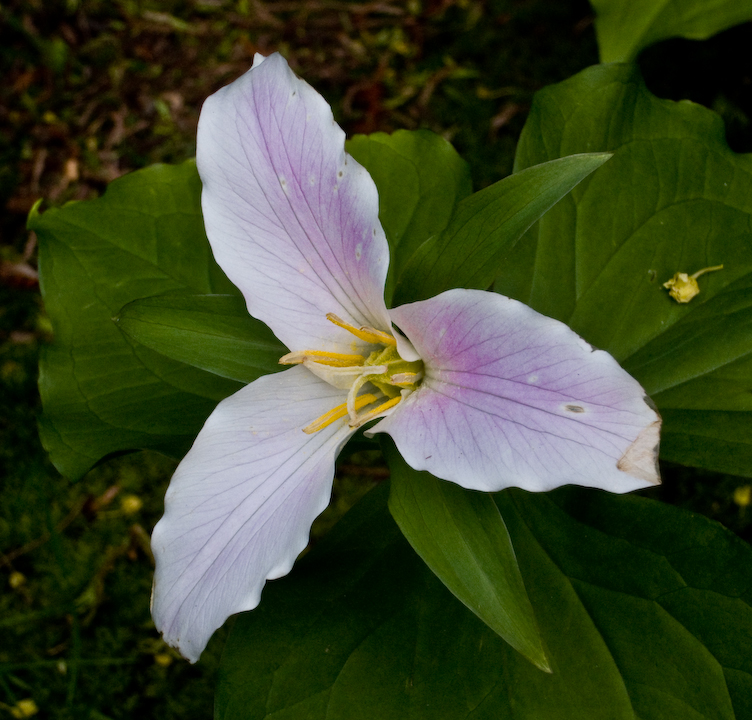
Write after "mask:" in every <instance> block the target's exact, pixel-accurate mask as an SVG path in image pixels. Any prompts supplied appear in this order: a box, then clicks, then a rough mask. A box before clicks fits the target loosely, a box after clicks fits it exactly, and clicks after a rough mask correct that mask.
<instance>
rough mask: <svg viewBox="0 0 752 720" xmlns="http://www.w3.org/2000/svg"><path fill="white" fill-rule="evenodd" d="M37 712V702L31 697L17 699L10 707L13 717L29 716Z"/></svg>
mask: <svg viewBox="0 0 752 720" xmlns="http://www.w3.org/2000/svg"><path fill="white" fill-rule="evenodd" d="M38 712H39V708H38V707H37V704H36V703H35V702H34V701H33V700H32V699H31V698H26V699H25V700H19V701H18V702H17V703H16V704H15V705H14V706H13V707H12V708H11V709H10V714H11V715H12V716H13V717H14V718H19V720H20V719H21V718H30V717H31V716H32V715H36V714H37V713H38Z"/></svg>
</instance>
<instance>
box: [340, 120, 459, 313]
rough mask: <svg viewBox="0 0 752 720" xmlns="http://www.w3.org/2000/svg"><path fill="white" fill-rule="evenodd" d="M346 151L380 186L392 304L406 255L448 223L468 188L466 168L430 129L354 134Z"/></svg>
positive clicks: (381, 217) (380, 212) (453, 151)
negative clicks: (387, 245)
mask: <svg viewBox="0 0 752 720" xmlns="http://www.w3.org/2000/svg"><path fill="white" fill-rule="evenodd" d="M347 151H348V152H349V153H350V154H351V155H352V156H353V157H354V158H355V159H356V160H357V161H358V162H359V163H360V164H361V165H363V167H365V168H366V170H368V172H369V173H370V174H371V177H372V178H373V180H374V182H375V183H376V187H377V188H378V190H379V219H380V220H381V224H382V225H383V227H384V232H385V233H386V236H387V239H388V240H389V249H390V251H391V262H390V266H389V276H388V278H387V290H386V300H387V304H390V303H389V300H390V298H391V296H392V292H393V289H394V281H395V279H396V278H397V277H398V276H399V274H400V273H401V272H402V269H403V266H404V264H405V262H406V261H407V259H408V258H409V257H410V256H411V255H412V254H413V253H414V252H415V250H416V249H417V248H418V246H419V245H420V244H421V243H423V242H424V241H425V240H427V239H428V238H429V237H431V236H432V235H435V234H436V233H439V232H441V231H442V230H443V229H444V228H445V227H446V225H447V223H448V222H449V219H450V218H451V216H452V213H453V212H454V208H455V206H456V205H457V203H458V202H459V201H460V200H462V199H463V198H464V197H466V196H467V195H469V194H470V193H471V192H472V190H473V189H472V182H471V179H470V170H469V168H468V165H467V163H466V162H465V161H464V160H463V159H462V158H461V157H460V156H459V155H458V154H457V151H456V150H455V149H454V148H453V147H452V146H451V145H450V144H449V143H448V142H447V141H446V140H444V138H442V137H441V136H439V135H436V134H434V133H432V132H429V131H428V130H415V131H408V130H398V131H397V132H395V133H393V134H392V135H386V134H385V133H373V134H372V135H356V136H355V137H354V138H352V140H348V142H347Z"/></svg>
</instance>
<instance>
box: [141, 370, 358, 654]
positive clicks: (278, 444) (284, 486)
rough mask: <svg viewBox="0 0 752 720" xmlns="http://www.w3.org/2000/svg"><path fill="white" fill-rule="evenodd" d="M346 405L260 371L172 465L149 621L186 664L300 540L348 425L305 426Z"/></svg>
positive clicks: (320, 386) (293, 553)
mask: <svg viewBox="0 0 752 720" xmlns="http://www.w3.org/2000/svg"><path fill="white" fill-rule="evenodd" d="M342 402H344V396H343V393H342V391H341V390H337V389H336V388H333V387H331V386H330V385H328V384H327V383H325V382H324V381H322V380H320V379H319V378H317V377H315V376H314V375H312V374H311V373H310V372H308V370H306V369H305V368H303V367H295V368H292V369H290V370H286V371H285V372H282V373H277V374H275V375H267V376H265V377H262V378H260V379H258V380H256V381H255V382H253V383H251V384H250V385H248V386H246V387H245V388H243V389H242V390H239V391H238V392H237V393H235V395H233V396H232V397H229V398H227V399H226V400H223V401H222V402H221V403H220V404H219V405H218V406H217V408H216V410H215V411H214V412H213V413H212V415H211V416H210V417H209V419H208V420H207V421H206V424H205V425H204V428H203V429H202V430H201V432H200V433H199V435H198V437H197V438H196V442H195V443H194V445H193V447H192V448H191V450H190V452H189V453H188V454H187V455H186V456H185V458H184V459H183V461H182V462H181V463H180V465H179V466H178V469H177V470H176V472H175V475H174V477H173V478H172V481H171V482H170V487H169V489H168V491H167V496H166V498H165V514H164V517H163V518H162V519H161V520H160V521H159V523H158V524H157V526H156V527H155V528H154V534H153V536H152V547H153V550H154V556H155V558H156V564H157V566H156V573H155V580H154V592H153V596H152V614H153V616H154V622H155V623H156V626H157V628H158V629H159V630H161V632H162V633H163V635H164V638H165V641H166V642H167V643H168V644H170V645H172V646H174V647H176V648H177V649H178V650H179V651H180V652H181V653H182V654H183V655H184V656H185V657H187V658H188V659H189V660H191V661H192V662H195V661H196V660H197V659H198V657H199V655H200V654H201V652H202V650H203V649H204V647H205V646H206V643H207V642H208V640H209V638H210V637H211V634H212V633H213V632H214V631H215V630H216V629H217V628H218V627H220V626H221V625H222V623H223V622H224V621H225V620H226V619H227V617H229V616H230V615H232V614H233V613H237V612H241V611H243V610H250V609H252V608H254V607H256V605H258V603H259V600H260V597H261V590H262V588H263V586H264V583H265V581H266V580H267V579H273V578H278V577H281V576H282V575H285V574H286V573H288V572H289V571H290V568H291V567H292V565H293V563H294V562H295V558H296V557H297V556H298V554H299V553H300V552H301V551H302V550H303V549H304V548H305V546H306V545H307V543H308V535H309V531H310V528H311V523H312V522H313V520H314V519H315V518H316V516H317V515H319V514H320V513H321V512H322V510H324V508H325V507H326V506H327V504H328V503H329V498H330V494H331V487H332V478H333V476H334V461H335V458H336V456H337V454H338V453H339V451H340V449H341V447H342V445H343V444H344V443H345V442H346V440H347V438H348V437H349V436H350V435H351V434H352V433H353V430H352V429H351V428H350V427H349V426H348V425H347V419H343V420H340V421H338V422H336V423H334V424H332V425H330V426H329V427H327V428H325V429H323V430H321V431H319V432H317V433H314V434H312V435H307V434H305V433H304V432H303V431H302V428H303V427H304V426H306V425H307V424H308V423H310V422H311V421H313V420H315V419H316V418H317V417H319V416H321V415H322V414H324V413H325V412H327V411H328V410H331V409H332V408H333V407H335V406H336V405H338V404H340V403H342Z"/></svg>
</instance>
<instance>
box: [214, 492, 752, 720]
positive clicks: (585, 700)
mask: <svg viewBox="0 0 752 720" xmlns="http://www.w3.org/2000/svg"><path fill="white" fill-rule="evenodd" d="M385 496H386V488H383V487H382V488H378V489H376V490H374V491H373V492H372V493H369V495H368V496H366V498H365V499H364V500H363V501H361V503H360V504H359V505H358V506H357V507H356V508H355V509H354V510H353V511H351V512H350V513H349V514H348V515H347V516H346V517H345V518H344V519H343V520H342V521H340V523H339V524H338V526H337V527H336V528H335V529H334V531H333V532H332V533H331V534H330V535H329V536H328V537H327V538H326V539H325V540H324V541H323V542H322V543H320V544H319V545H318V546H317V547H316V548H315V549H314V550H313V551H312V552H311V553H310V554H309V555H308V556H307V557H306V558H305V559H304V560H303V561H302V562H301V563H300V564H299V566H298V567H296V568H295V570H294V571H293V573H292V575H291V576H290V577H288V578H285V579H283V580H281V581H280V582H278V583H276V582H275V583H272V584H271V585H269V586H268V587H267V589H266V590H265V591H264V597H263V599H262V602H261V605H260V606H259V608H257V609H256V610H254V611H253V612H251V613H246V614H243V615H240V616H239V617H238V618H237V619H236V621H235V623H234V625H233V627H232V630H231V633H230V637H229V640H228V643H227V645H226V648H225V653H224V656H223V660H222V666H221V669H220V674H219V687H218V692H217V698H216V715H215V717H216V718H217V719H218V720H250V719H251V718H252V719H253V720H262V719H264V718H268V719H269V720H271V718H274V720H298V718H302V717H304V718H307V719H308V720H324V718H326V720H351V718H367V719H368V720H382V719H383V720H394V718H400V720H424V719H425V720H428V719H431V720H437V719H440V720H459V719H460V718H461V719H462V720H465V719H466V718H477V719H480V718H510V719H513V720H541V719H543V718H545V719H546V720H666V719H667V718H672V719H673V718H682V719H683V718H688V719H691V720H701V719H702V720H732V719H736V720H742V718H745V719H746V718H749V717H750V716H749V712H750V701H749V699H750V697H752V659H751V658H750V654H749V647H750V644H751V643H752V605H751V603H752V550H751V549H750V547H749V546H748V545H747V544H746V543H744V542H742V541H741V540H739V539H738V538H737V537H735V536H734V535H733V534H731V533H730V532H728V531H727V530H725V529H724V528H722V527H721V526H720V525H718V524H716V523H713V522H711V521H709V520H706V519H705V518H702V517H698V516H695V515H692V514H690V513H686V512H684V511H681V510H677V509H676V508H673V507H670V506H666V505H662V504H660V503H655V502H652V501H649V500H645V499H644V498H640V497H635V496H615V495H610V494H607V493H601V492H598V491H591V490H583V489H575V488H564V489H561V490H558V491H556V492H554V493H551V494H546V495H544V494H538V495H535V494H527V493H524V492H522V491H516V490H513V491H505V492H504V493H500V494H499V495H497V496H496V497H497V501H498V504H499V508H500V510H501V512H502V515H503V516H504V518H505V520H506V522H507V526H508V528H509V532H510V534H511V537H512V541H513V543H514V546H515V548H517V549H518V550H517V552H518V560H519V563H520V568H521V569H522V573H523V577H524V580H525V586H526V587H527V589H528V593H529V594H530V598H531V600H532V603H533V606H534V608H535V610H536V616H537V618H538V622H539V625H540V630H541V633H542V635H543V638H544V645H545V647H546V650H547V654H548V657H549V659H550V661H551V665H552V669H553V673H552V674H546V673H542V672H540V671H539V670H537V669H536V668H535V667H534V666H533V665H531V664H530V663H529V662H527V660H525V659H524V658H523V657H522V656H521V655H520V654H519V653H517V652H515V651H514V650H513V649H512V648H511V647H510V646H509V645H507V644H506V643H505V642H504V641H502V640H501V639H500V638H499V637H498V635H496V634H495V633H494V632H492V631H491V630H490V629H489V628H488V627H487V626H486V625H484V624H483V623H482V622H481V621H480V620H479V619H478V618H477V617H476V616H475V615H474V614H473V613H472V612H470V610H468V609H467V608H466V607H465V606H464V605H463V604H462V603H460V602H459V601H458V600H457V599H456V598H454V597H453V596H452V595H451V593H449V591H448V590H447V589H446V588H445V587H444V586H443V585H442V584H441V583H440V582H439V581H438V580H437V579H436V578H435V576H434V575H433V574H432V573H431V572H430V570H428V568H426V567H425V565H424V564H423V563H422V561H421V560H420V559H419V558H418V557H417V556H416V555H415V554H414V553H413V551H412V550H411V549H410V547H409V545H407V543H406V541H405V540H404V539H403V538H402V536H401V534H400V532H399V530H398V529H397V527H396V525H395V524H394V523H393V521H392V520H391V519H390V518H389V517H388V515H387V514H386V512H385V509H384V507H383V506H384V502H385Z"/></svg>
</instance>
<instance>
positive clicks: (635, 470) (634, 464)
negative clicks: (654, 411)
mask: <svg viewBox="0 0 752 720" xmlns="http://www.w3.org/2000/svg"><path fill="white" fill-rule="evenodd" d="M660 433H661V421H660V419H658V420H656V421H655V422H652V423H650V425H648V426H647V427H645V428H643V429H642V431H641V432H640V434H639V435H638V436H637V439H636V440H635V441H634V442H633V443H632V444H631V445H630V446H629V447H628V448H627V450H626V452H625V453H624V455H622V456H621V458H620V459H619V462H617V463H616V467H617V468H618V469H619V470H621V471H622V472H625V473H627V475H631V476H632V477H636V478H639V479H640V480H644V481H645V482H649V483H651V484H652V485H660V484H661V476H660V474H659V472H658V447H659V445H660Z"/></svg>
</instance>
